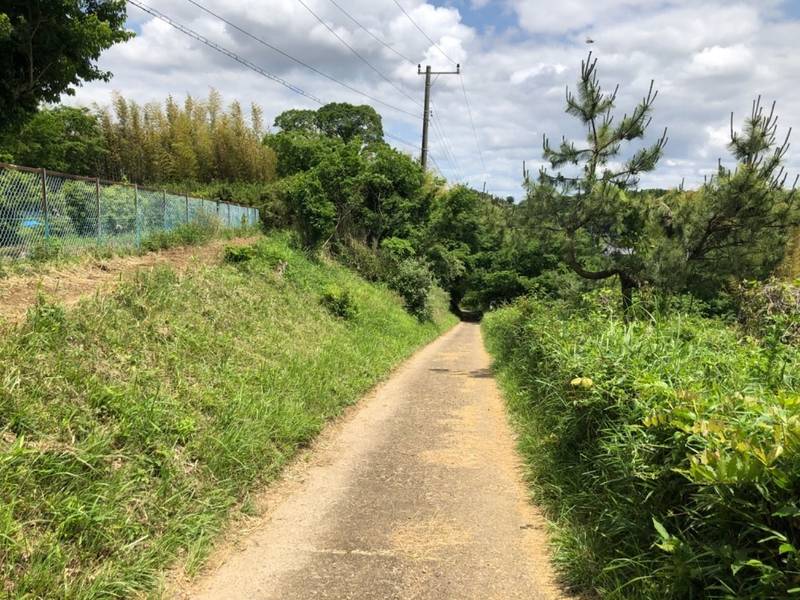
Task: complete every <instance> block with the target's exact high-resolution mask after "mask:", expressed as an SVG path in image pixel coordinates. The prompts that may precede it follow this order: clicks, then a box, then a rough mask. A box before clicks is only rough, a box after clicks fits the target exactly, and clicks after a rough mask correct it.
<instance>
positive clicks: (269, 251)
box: [0, 236, 454, 598]
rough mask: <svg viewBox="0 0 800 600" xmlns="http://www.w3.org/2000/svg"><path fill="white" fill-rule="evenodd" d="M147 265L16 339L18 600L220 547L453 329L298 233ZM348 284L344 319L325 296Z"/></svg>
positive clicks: (12, 417)
mask: <svg viewBox="0 0 800 600" xmlns="http://www.w3.org/2000/svg"><path fill="white" fill-rule="evenodd" d="M245 254H247V256H245V257H244V258H240V259H237V260H236V261H234V262H230V263H226V264H222V265H220V266H215V267H208V268H205V269H199V270H197V271H193V272H191V273H190V274H187V275H183V276H179V275H177V274H176V273H174V272H172V271H170V270H168V269H157V270H154V271H153V272H151V273H149V274H141V275H139V276H138V277H137V278H136V279H135V280H133V281H131V282H129V283H125V284H122V285H121V287H120V288H119V289H118V290H116V291H115V292H114V293H113V294H111V295H108V296H103V297H96V298H94V299H91V300H88V301H85V302H83V303H82V304H80V305H79V306H78V307H77V308H75V309H73V310H70V311H65V310H64V309H63V308H61V307H59V306H56V305H52V304H49V303H47V302H46V301H40V302H39V303H38V304H37V305H36V306H35V307H34V308H33V309H31V311H30V313H29V316H28V319H27V321H26V322H24V323H23V324H21V325H19V326H7V327H6V328H5V330H3V331H2V332H0V333H2V335H0V381H2V387H0V581H2V582H3V585H4V589H3V592H4V593H5V594H6V596H7V597H10V598H43V597H47V598H121V597H129V596H131V595H135V594H137V593H141V592H143V591H147V590H150V589H153V587H154V586H155V585H157V583H158V581H159V576H160V573H161V572H162V570H163V568H164V567H166V566H168V565H169V564H171V563H172V562H174V560H175V559H176V557H179V556H182V557H183V560H185V561H186V562H187V563H188V564H189V566H190V568H191V566H192V565H196V564H197V562H198V561H199V560H201V559H202V558H203V556H204V555H205V553H206V551H207V549H208V546H209V542H210V540H211V539H212V538H213V537H214V535H215V533H216V532H217V531H218V529H219V528H220V526H221V524H222V523H223V522H224V519H225V516H226V514H227V512H228V511H229V509H230V508H231V507H232V506H233V505H234V504H236V503H237V502H238V501H239V500H241V499H242V498H243V496H244V495H246V494H247V492H248V490H250V489H252V488H253V487H254V486H256V485H258V484H260V483H263V482H264V481H267V480H269V479H270V478H272V477H274V476H275V475H276V474H277V473H278V472H279V470H280V469H281V467H282V465H283V464H284V463H285V462H286V461H287V460H288V459H289V458H290V457H291V456H292V455H293V453H294V452H295V451H296V450H297V449H298V448H299V447H301V446H303V445H304V444H307V443H308V441H309V440H311V438H313V437H314V435H316V434H317V432H319V431H320V429H321V428H322V426H323V425H324V423H325V422H326V421H327V420H328V419H330V418H331V417H333V416H334V415H337V414H338V413H339V412H340V411H341V410H342V409H343V407H344V406H346V405H348V404H351V403H353V402H355V401H356V400H357V399H358V398H359V397H360V396H361V395H362V394H363V393H364V392H365V391H366V390H368V389H369V388H370V387H371V386H373V385H374V384H375V383H376V382H377V381H378V380H380V379H381V378H382V377H384V376H385V375H386V374H387V373H388V372H389V371H390V370H391V369H392V368H393V367H394V366H396V365H397V364H398V363H400V362H401V361H402V360H403V359H404V358H406V357H407V356H408V355H409V354H410V353H412V352H413V351H414V350H415V349H416V348H418V347H419V346H421V345H422V344H424V343H426V342H428V341H430V340H432V339H433V338H435V337H436V336H437V335H438V334H439V333H441V332H442V331H443V330H444V329H446V328H447V327H449V326H450V325H451V324H453V323H454V318H453V317H452V316H451V315H449V314H448V313H447V312H446V306H447V304H446V300H445V298H444V295H443V294H439V295H437V298H436V302H435V304H436V309H435V311H434V317H433V319H432V320H431V321H428V322H424V323H421V322H420V321H418V320H417V319H415V318H414V317H411V316H410V315H408V314H407V313H406V312H405V311H404V310H403V308H402V303H401V301H400V299H399V298H398V297H397V296H396V295H395V294H393V293H392V292H389V291H388V290H387V289H385V288H383V287H379V286H375V285H372V284H368V283H366V282H364V281H363V280H361V279H360V278H358V277H357V276H355V275H354V274H352V273H351V272H350V271H348V270H346V269H344V268H342V267H340V266H337V265H335V264H330V263H326V262H315V261H311V260H309V259H308V258H307V257H305V256H304V255H303V254H301V253H299V252H297V251H294V250H292V249H291V248H290V247H289V245H288V244H287V242H286V240H285V239H284V238H283V237H281V236H272V237H269V238H266V239H264V240H263V241H260V242H258V243H257V244H255V245H254V246H253V249H252V251H251V252H249V253H245ZM331 286H336V287H337V288H339V289H342V290H347V292H348V295H349V299H350V300H349V301H350V302H352V304H353V305H354V307H355V308H356V309H357V310H354V311H353V313H352V315H351V317H350V318H347V319H344V318H341V317H339V316H336V315H335V314H333V313H332V312H331V311H330V310H329V309H328V308H326V306H325V304H324V303H323V301H322V295H323V294H324V293H325V290H326V289H329V288H330V287H331Z"/></svg>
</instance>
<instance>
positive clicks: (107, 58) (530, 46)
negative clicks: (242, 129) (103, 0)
mask: <svg viewBox="0 0 800 600" xmlns="http://www.w3.org/2000/svg"><path fill="white" fill-rule="evenodd" d="M146 1H147V2H148V4H150V5H151V6H153V7H154V8H156V9H158V10H160V11H162V12H164V13H165V14H168V15H169V16H171V17H173V18H175V19H176V20H178V21H180V22H181V23H184V24H185V25H187V26H189V27H191V28H193V29H195V30H196V31H198V32H200V33H201V34H202V35H204V36H206V37H208V38H209V39H211V40H213V41H215V42H217V43H220V44H222V45H224V46H225V47H227V48H230V49H231V50H234V51H235V52H237V53H239V54H241V55H242V56H244V57H245V58H247V59H248V60H250V61H252V62H253V63H255V64H257V65H259V66H260V67H262V68H264V69H265V70H267V71H269V72H270V73H274V74H275V75H277V76H279V77H282V78H284V79H286V80H288V81H290V82H291V83H292V84H294V85H296V86H298V87H300V88H302V89H303V90H306V91H308V92H309V93H311V94H313V95H315V96H317V97H319V98H321V99H322V100H324V101H326V102H328V101H347V102H354V103H366V102H370V101H369V100H367V99H366V98H364V97H363V96H360V95H358V94H357V93H354V92H352V91H351V90H348V89H346V88H345V87H342V86H339V85H337V84H335V83H332V82H331V81H329V80H326V79H324V78H321V77H319V76H318V75H315V74H314V73H311V72H310V71H308V70H307V69H305V68H303V67H302V66H300V65H298V64H296V63H294V62H292V61H291V60H289V59H287V58H285V57H283V56H281V55H279V54H277V53H275V52H273V51H271V50H269V49H267V48H265V47H264V46H263V45H261V44H259V43H258V42H256V41H254V40H253V39H251V38H248V37H247V36H244V35H242V34H241V33H239V32H237V31H236V30H235V29H233V28H231V27H229V26H227V25H225V24H224V23H221V22H220V21H219V20H217V19H215V18H213V17H211V16H209V15H208V14H206V13H204V12H203V11H202V10H200V9H198V8H197V7H196V6H193V5H192V4H191V3H190V2H188V1H187V0H146ZM197 1H198V2H199V3H201V4H203V5H204V6H207V7H208V8H209V9H211V10H213V11H214V12H217V13H219V14H220V15H223V16H225V17H226V18H227V19H229V20H230V21H232V22H234V23H237V24H239V25H240V26H241V27H243V28H245V29H247V30H248V31H250V32H252V33H253V34H255V35H257V36H260V37H261V38H263V39H264V40H266V41H268V42H269V43H271V44H273V45H274V46H277V47H279V48H281V49H282V50H284V51H286V52H287V53H289V54H291V55H293V56H295V57H297V58H299V59H301V60H303V61H305V62H307V63H308V64H311V65H313V66H314V67H316V68H318V69H320V70H322V71H324V72H326V73H329V74H330V75H331V76H333V77H335V78H337V79H340V80H341V81H343V82H345V83H346V84H348V85H349V86H351V87H353V88H357V89H359V90H362V91H364V92H366V93H368V94H369V95H371V96H374V97H376V98H379V99H381V100H383V101H384V102H386V103H388V104H391V105H393V106H396V107H399V108H402V109H403V111H407V112H410V113H412V114H414V115H419V114H421V107H420V104H421V100H422V84H423V78H422V77H420V76H419V75H417V68H416V64H417V63H422V64H423V66H424V65H425V64H431V66H433V68H434V69H435V70H445V69H450V68H452V67H453V65H452V64H451V63H450V61H449V60H448V58H446V57H445V56H443V55H442V52H441V51H440V49H441V50H443V51H444V53H445V54H447V55H448V56H449V57H450V58H452V59H453V60H454V61H456V62H460V63H461V64H462V70H463V81H464V83H465V86H466V89H467V91H468V94H469V97H470V100H471V105H472V110H473V116H474V120H475V124H476V127H477V130H478V137H479V143H480V145H481V147H482V149H483V158H484V161H483V162H484V163H485V166H486V169H485V171H484V168H483V165H482V163H481V161H480V159H479V156H478V152H477V150H476V143H475V139H474V134H473V131H472V128H471V126H470V121H469V117H468V114H467V110H466V107H465V103H464V97H463V91H462V88H461V82H460V81H459V79H458V78H457V77H454V76H442V77H440V78H439V79H437V80H436V82H435V83H434V86H433V98H434V105H433V106H434V114H435V115H436V126H435V127H434V131H433V132H432V137H431V153H432V155H433V157H434V159H435V160H436V164H438V165H439V166H440V167H441V169H442V171H444V172H445V174H446V175H447V176H448V177H449V178H450V179H451V180H455V179H459V178H463V179H465V180H467V181H468V182H469V183H470V184H472V185H474V186H475V187H481V185H482V183H483V181H484V180H488V188H489V189H490V190H491V191H494V192H495V193H499V194H502V195H509V194H510V195H516V196H519V195H520V194H521V189H520V180H521V171H522V161H523V160H526V161H527V163H528V165H529V167H531V169H532V170H534V171H535V170H536V168H538V166H539V165H540V164H541V136H542V134H547V135H549V136H551V137H552V138H556V139H558V138H560V137H561V136H562V135H565V136H567V137H568V138H573V139H580V138H581V137H582V136H583V135H584V132H583V131H582V130H581V128H580V127H579V125H578V124H577V123H576V122H575V121H574V119H572V118H571V117H569V116H567V115H565V114H564V90H565V88H566V87H567V86H568V85H569V86H573V85H574V82H575V79H576V77H577V74H578V69H579V67H580V62H581V60H582V59H585V57H586V54H587V50H588V49H589V47H587V46H586V44H585V39H586V38H587V37H591V38H592V39H594V40H595V43H594V44H593V45H592V46H591V49H592V50H593V52H594V54H595V56H596V57H597V58H598V59H599V63H598V68H599V74H600V78H601V80H602V81H603V83H604V84H606V86H607V87H608V88H610V89H611V88H613V87H614V85H616V84H617V83H619V84H620V94H619V97H618V105H619V110H620V111H621V112H624V111H630V110H631V109H632V108H633V106H634V105H635V104H636V102H637V101H639V100H640V99H641V97H642V96H643V95H644V94H646V93H647V89H648V87H649V85H650V81H651V79H654V80H655V85H656V87H657V88H658V89H659V91H660V94H659V97H658V100H657V102H656V106H655V114H654V119H653V124H652V134H651V139H653V138H655V137H657V136H658V135H660V133H661V130H663V128H664V127H666V126H668V127H669V131H670V134H669V135H670V143H669V145H668V147H667V149H666V156H665V158H664V160H663V161H662V163H661V165H660V166H659V169H658V171H656V172H655V173H653V174H651V175H648V176H647V177H646V178H644V179H643V182H642V183H643V184H644V185H654V186H662V187H669V186H674V185H678V184H680V183H681V180H683V179H685V182H686V185H687V186H690V185H696V184H697V183H699V182H702V179H703V175H704V174H706V173H709V172H713V169H714V168H715V166H716V161H717V158H718V157H722V158H723V159H726V158H727V149H726V143H727V137H728V135H729V119H730V113H731V112H732V111H733V112H735V113H736V122H737V123H741V121H742V120H743V118H744V116H745V115H746V114H747V113H748V112H749V108H750V103H751V101H752V99H753V98H754V97H755V96H756V95H758V94H762V95H763V96H764V99H765V100H767V101H770V102H771V101H772V100H773V99H774V100H777V101H778V108H777V110H778V113H779V114H780V115H781V117H782V124H784V125H785V126H786V127H788V126H790V125H796V126H797V125H800V106H798V105H797V104H796V103H795V102H794V94H793V93H792V89H791V86H792V83H793V80H794V78H795V77H796V73H797V72H798V71H800V58H799V57H798V54H797V53H796V52H795V51H794V48H795V45H796V40H797V39H798V37H800V22H799V21H797V20H793V18H792V17H790V16H789V15H788V13H786V11H785V10H784V9H785V8H786V6H788V5H787V4H786V3H785V2H783V1H782V0H737V1H735V2H726V1H724V0H702V1H698V0H594V1H593V2H586V1H585V0H560V1H559V2H555V3H554V2H550V1H547V2H545V1H544V0H541V1H540V0H500V1H498V2H496V3H495V2H491V3H489V2H487V1H486V0H470V1H469V2H467V1H466V0H464V1H462V2H458V3H456V4H448V5H446V6H443V5H440V4H435V3H432V2H428V1H426V0H400V2H401V4H402V5H403V7H404V8H405V9H406V10H407V11H408V13H409V14H410V15H411V16H412V18H413V19H414V20H415V21H416V22H417V23H419V24H420V25H421V26H422V27H423V28H424V30H425V32H426V33H427V34H428V35H429V36H430V37H431V38H432V39H433V40H434V41H435V42H436V45H437V46H438V47H439V48H437V47H436V46H434V45H432V44H431V43H430V42H429V41H428V40H427V39H426V38H425V37H424V36H423V35H422V34H421V33H420V32H419V31H418V30H417V29H416V28H415V27H414V25H413V24H412V23H411V22H410V21H409V20H408V19H407V18H406V17H405V15H403V14H402V12H401V11H400V10H399V9H398V8H397V6H396V5H395V3H394V2H392V1H390V0H385V1H384V0H382V1H381V2H374V0H350V1H347V2H343V1H342V0H339V4H340V5H341V6H342V7H343V8H345V9H346V10H347V11H348V12H349V13H350V14H351V15H352V16H354V17H355V18H356V19H358V21H359V22H360V23H361V24H363V25H364V26H365V27H367V28H368V29H369V31H370V32H372V34H374V35H375V36H378V37H379V38H381V39H382V40H385V41H386V43H387V44H389V45H390V46H391V48H392V49H388V48H386V47H384V46H382V45H380V44H379V43H377V42H376V41H375V39H374V38H373V37H371V36H370V35H369V34H367V33H365V32H364V31H362V30H361V29H360V28H359V27H358V26H357V25H356V24H355V23H354V22H353V21H352V20H351V19H350V18H349V17H348V16H347V15H345V14H343V13H342V12H341V11H339V10H338V9H337V8H336V7H335V6H334V5H333V4H332V3H331V2H330V1H329V0H304V2H306V3H307V4H308V5H309V7H311V8H312V10H313V11H314V12H316V13H317V14H318V15H319V16H320V17H321V18H322V19H323V20H324V21H325V23H326V24H327V25H329V26H330V27H331V28H333V29H334V30H335V31H336V33H337V34H338V35H339V36H340V37H341V38H342V39H344V40H346V41H347V43H348V44H350V45H351V46H352V47H353V48H354V49H355V50H356V51H357V52H358V53H359V54H361V56H363V58H364V59H366V60H367V61H369V62H370V63H371V64H372V65H373V66H374V67H375V68H376V69H377V70H378V71H380V72H381V73H382V74H383V75H385V76H386V77H387V78H388V79H390V80H391V82H392V84H389V83H387V82H386V81H385V80H383V79H382V78H381V77H380V76H379V75H377V74H376V73H375V71H374V70H373V69H372V68H370V67H369V66H368V65H367V64H365V62H364V61H363V60H362V59H360V58H358V57H356V56H355V55H354V54H353V53H352V52H351V51H350V50H348V49H347V48H346V47H345V46H344V45H343V44H342V43H341V42H340V41H338V40H337V39H336V38H335V37H334V36H333V35H332V34H331V32H330V31H329V30H328V29H327V28H326V27H325V26H324V25H321V24H320V23H319V22H318V21H317V20H316V19H315V17H314V16H312V15H311V14H309V12H308V11H307V10H306V9H305V8H304V7H303V6H302V5H301V3H299V2H298V1H297V0H271V1H270V2H267V1H266V0H257V1H255V0H197ZM788 1H789V0H787V2H788ZM495 4H497V5H499V6H498V8H497V13H498V14H500V13H503V15H506V12H507V11H508V10H510V11H511V12H510V14H511V15H512V16H513V17H514V23H513V25H511V26H510V27H509V26H504V27H495V25H494V23H484V24H482V23H481V22H480V20H481V19H485V18H487V17H486V13H487V12H490V11H489V8H490V7H492V8H493V7H494V6H495ZM473 10H474V11H477V12H475V13H471V12H470V11H473ZM129 21H130V24H131V26H132V27H133V28H135V29H136V30H137V31H138V32H139V35H138V36H137V37H136V38H135V39H134V40H132V41H130V42H128V43H126V44H124V45H120V46H117V47H114V48H113V49H111V50H109V51H108V52H106V53H105V54H104V55H103V58H102V60H101V63H102V66H103V68H107V69H109V70H111V71H112V72H113V73H114V74H115V77H114V79H113V80H112V81H111V82H110V83H101V82H95V83H92V84H89V85H86V86H85V87H83V88H81V89H80V90H79V93H78V95H77V97H76V98H74V99H67V101H70V102H80V103H91V102H99V103H106V102H108V100H109V98H110V96H111V92H112V90H119V91H120V92H122V93H123V94H124V95H125V96H128V97H131V98H133V99H136V100H137V101H139V102H147V101H153V100H159V99H163V98H164V97H165V96H166V95H167V94H173V95H181V94H184V93H191V94H193V95H200V96H202V95H204V94H206V93H207V92H208V89H209V88H210V87H212V86H213V87H215V88H217V89H219V90H220V91H221V92H223V94H224V95H225V96H226V97H227V98H229V99H231V100H233V99H237V100H240V101H242V102H243V103H245V104H249V103H250V102H256V103H258V104H260V105H261V106H263V107H264V109H265V113H266V118H267V120H268V121H271V119H272V118H273V117H274V116H276V115H277V114H279V113H280V112H282V111H283V110H286V109H288V108H293V107H309V108H313V107H314V103H313V102H311V101H309V100H308V99H306V98H303V97H301V96H298V95H296V94H293V93H292V92H291V91H289V90H288V89H286V88H283V87H281V86H279V85H277V84H276V83H275V82H273V81H270V80H269V79H266V78H263V77H260V76H259V75H257V74H256V73H254V72H252V71H249V70H247V69H245V68H244V67H243V66H241V65H239V64H238V63H236V62H234V61H231V60H230V59H229V58H228V57H226V56H223V55H220V54H218V53H216V52H214V51H213V50H211V49H209V48H207V47H205V46H203V45H202V44H200V43H199V42H196V41H194V40H191V39H190V38H187V37H185V36H183V35H182V34H180V33H179V32H177V31H175V30H173V29H171V28H170V27H169V26H168V25H166V24H164V23H161V22H160V21H157V20H154V19H152V18H151V17H150V16H148V15H146V14H143V13H142V12H141V11H139V10H138V9H135V8H132V7H131V8H130V10H129ZM467 23H470V25H467ZM482 25H485V26H482ZM402 57H407V58H408V59H409V60H408V61H406V60H405V59H404V58H402ZM398 88H399V90H400V91H398ZM409 97H410V98H409ZM375 108H376V109H378V110H379V112H381V114H382V116H383V118H384V122H385V126H386V129H387V131H389V132H391V133H392V134H394V135H395V136H398V137H401V138H403V139H405V140H407V141H409V142H411V143H412V147H408V148H407V147H405V146H403V145H401V144H399V143H398V147H399V148H402V149H404V150H407V151H409V152H411V153H414V154H416V153H417V152H418V149H417V148H416V147H414V146H415V145H416V144H418V140H419V136H420V129H421V123H420V120H419V118H417V117H412V116H409V115H408V114H405V113H404V112H398V111H396V110H392V109H391V108H388V107H387V106H385V105H380V104H377V105H375ZM635 148H636V146H634V147H633V148H631V151H632V150H634V149H635ZM789 161H790V168H791V169H792V170H794V171H800V155H799V154H798V153H796V152H794V153H793V154H791V156H790V157H789Z"/></svg>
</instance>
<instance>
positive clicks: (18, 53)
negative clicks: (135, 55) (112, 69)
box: [0, 0, 133, 131]
mask: <svg viewBox="0 0 800 600" xmlns="http://www.w3.org/2000/svg"><path fill="white" fill-rule="evenodd" d="M132 36H133V34H132V33H131V32H129V31H127V30H126V29H125V2H124V1H123V0H106V1H102V2H99V1H96V0H95V1H91V2H85V1H81V0H58V1H56V2H10V3H9V2H6V3H4V4H3V7H2V12H0V131H6V130H8V129H9V128H10V127H12V126H14V125H17V124H20V123H22V122H23V121H24V120H25V119H26V118H27V117H29V116H30V115H32V114H33V113H34V112H36V110H37V109H38V108H39V106H40V104H42V103H43V102H58V101H59V100H60V98H61V96H62V95H63V94H73V93H74V91H75V87H76V86H78V85H80V84H81V83H82V82H87V81H95V80H102V81H108V79H110V77H111V74H110V73H108V72H106V71H103V70H101V69H99V68H98V66H97V60H98V59H99V58H100V55H101V53H102V52H103V51H104V50H106V49H107V48H109V47H111V46H113V45H114V44H117V43H119V42H124V41H125V40H128V39H130V38H131V37H132Z"/></svg>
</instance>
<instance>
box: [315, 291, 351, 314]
mask: <svg viewBox="0 0 800 600" xmlns="http://www.w3.org/2000/svg"><path fill="white" fill-rule="evenodd" d="M320 302H321V303H322V305H323V306H324V307H325V308H327V309H328V311H330V313H331V314H332V315H334V316H336V317H341V318H342V319H354V318H355V317H356V315H357V314H358V308H357V307H356V303H355V301H354V300H353V297H352V295H351V294H350V292H349V291H348V290H345V289H342V288H340V287H339V286H336V285H329V286H327V287H326V288H325V290H323V292H322V297H321V298H320Z"/></svg>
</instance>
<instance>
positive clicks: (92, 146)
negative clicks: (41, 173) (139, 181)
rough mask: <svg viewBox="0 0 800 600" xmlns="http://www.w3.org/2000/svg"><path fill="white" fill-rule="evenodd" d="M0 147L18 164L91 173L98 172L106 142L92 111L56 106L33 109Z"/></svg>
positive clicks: (0, 142) (81, 173)
mask: <svg viewBox="0 0 800 600" xmlns="http://www.w3.org/2000/svg"><path fill="white" fill-rule="evenodd" d="M0 148H2V149H3V150H5V151H6V152H7V153H8V154H9V155H10V156H11V159H12V160H13V161H14V162H16V163H18V164H22V165H28V166H33V167H44V168H46V169H52V170H54V171H62V172H66V173H75V174H78V175H89V176H91V175H98V173H99V170H100V166H101V164H102V159H103V156H104V154H105V152H106V143H105V139H104V138H103V134H102V131H101V129H100V125H99V122H98V119H97V117H96V116H95V115H92V114H91V113H90V112H89V111H88V110H87V109H85V108H71V107H68V106H59V107H56V108H50V109H44V110H42V111H40V112H38V113H36V114H35V115H34V116H33V117H31V119H29V120H28V121H27V122H26V123H25V124H24V125H23V126H22V128H21V129H19V130H18V131H16V132H15V133H14V134H9V135H6V136H4V137H3V138H2V140H0Z"/></svg>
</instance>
